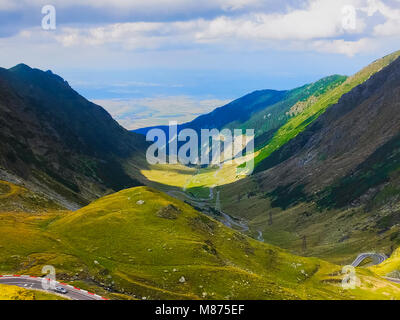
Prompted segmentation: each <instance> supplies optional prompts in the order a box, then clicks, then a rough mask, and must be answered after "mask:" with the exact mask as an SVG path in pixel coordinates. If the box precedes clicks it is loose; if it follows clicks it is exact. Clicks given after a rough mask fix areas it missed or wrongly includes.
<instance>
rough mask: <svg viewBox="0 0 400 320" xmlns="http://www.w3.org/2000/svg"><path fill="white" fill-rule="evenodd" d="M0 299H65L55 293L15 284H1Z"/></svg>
mask: <svg viewBox="0 0 400 320" xmlns="http://www.w3.org/2000/svg"><path fill="white" fill-rule="evenodd" d="M0 300H64V299H63V298H61V297H59V296H57V295H55V294H48V293H45V292H41V291H36V290H27V289H23V288H19V287H15V286H8V285H2V284H1V285H0Z"/></svg>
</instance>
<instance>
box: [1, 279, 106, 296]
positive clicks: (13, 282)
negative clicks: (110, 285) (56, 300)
mask: <svg viewBox="0 0 400 320" xmlns="http://www.w3.org/2000/svg"><path fill="white" fill-rule="evenodd" d="M42 280H43V278H37V277H31V276H18V275H12V276H11V275H10V276H0V284H5V285H10V286H17V287H21V288H24V289H32V290H40V291H45V292H49V293H52V294H57V295H59V296H62V297H65V298H68V299H71V300H107V299H105V298H103V297H101V296H99V295H97V294H94V293H91V292H88V291H86V290H82V289H79V288H76V287H73V286H71V285H69V284H66V283H61V282H58V281H56V286H57V287H62V288H64V289H66V290H67V291H68V292H67V293H66V294H59V293H56V292H54V291H53V290H51V289H50V290H44V289H43V287H42Z"/></svg>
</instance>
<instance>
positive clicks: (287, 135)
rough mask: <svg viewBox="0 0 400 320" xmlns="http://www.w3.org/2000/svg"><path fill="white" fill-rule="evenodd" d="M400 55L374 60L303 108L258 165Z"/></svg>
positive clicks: (278, 133)
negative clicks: (344, 95) (343, 96)
mask: <svg viewBox="0 0 400 320" xmlns="http://www.w3.org/2000/svg"><path fill="white" fill-rule="evenodd" d="M399 56H400V51H397V52H394V53H392V54H390V55H388V56H385V57H383V58H382V59H379V60H377V61H375V62H373V63H372V64H370V65H369V66H367V67H366V68H364V69H362V70H361V71H360V72H358V73H356V74H355V75H353V76H351V77H349V78H348V79H347V80H346V81H345V82H344V83H342V84H341V85H340V86H338V87H335V88H334V89H333V90H330V91H328V92H326V93H324V94H322V95H321V96H320V97H319V98H318V100H317V101H316V102H315V103H314V104H311V106H309V107H308V108H306V109H305V110H303V111H302V112H301V113H300V114H298V115H297V116H295V117H293V118H291V119H290V120H289V121H288V122H287V123H286V124H284V125H283V126H282V127H281V128H279V130H278V131H277V132H276V133H275V135H274V136H273V138H272V139H271V140H270V141H269V143H268V145H267V146H266V147H265V148H263V149H262V150H261V152H260V153H259V154H258V155H257V156H256V157H255V164H256V166H257V165H258V164H259V163H260V162H261V161H262V160H263V159H265V158H267V157H268V156H269V155H271V153H272V152H274V151H275V150H277V149H279V148H280V147H281V146H282V145H284V144H285V143H287V142H288V141H290V140H291V139H293V138H294V137H296V136H297V135H298V134H299V133H300V132H302V131H304V129H305V128H306V127H307V126H308V125H309V124H310V123H312V122H313V121H314V120H315V119H317V118H318V117H319V116H320V115H321V114H322V113H324V112H325V110H326V109H327V108H328V107H330V106H331V105H333V104H335V103H337V102H338V101H339V99H340V97H341V96H342V95H343V94H345V93H347V92H349V91H350V90H351V89H353V88H354V87H356V86H358V85H359V84H361V83H363V82H365V81H366V80H368V79H369V78H370V77H371V76H372V75H373V74H375V73H376V72H378V71H380V70H381V69H382V68H384V67H386V66H387V65H389V64H390V63H391V62H393V61H394V60H395V59H396V58H397V57H399Z"/></svg>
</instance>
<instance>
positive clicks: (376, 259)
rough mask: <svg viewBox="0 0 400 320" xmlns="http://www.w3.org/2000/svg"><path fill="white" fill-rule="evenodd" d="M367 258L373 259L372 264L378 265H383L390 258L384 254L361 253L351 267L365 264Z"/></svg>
mask: <svg viewBox="0 0 400 320" xmlns="http://www.w3.org/2000/svg"><path fill="white" fill-rule="evenodd" d="M367 258H371V259H372V263H373V264H374V265H376V264H380V263H382V262H383V261H385V260H386V259H387V258H388V257H387V256H386V255H385V254H382V253H373V252H365V253H360V254H359V255H358V256H357V258H356V259H355V260H354V261H353V263H352V264H351V265H352V266H353V267H358V266H359V265H360V264H361V262H363V261H364V260H365V259H367Z"/></svg>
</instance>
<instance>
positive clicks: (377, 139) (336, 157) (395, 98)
mask: <svg viewBox="0 0 400 320" xmlns="http://www.w3.org/2000/svg"><path fill="white" fill-rule="evenodd" d="M399 54H400V53H397V55H399ZM399 101H400V59H397V60H395V61H394V62H393V63H391V64H390V65H389V66H387V67H386V68H384V69H383V70H381V71H379V72H378V73H376V74H374V75H373V76H372V77H371V78H370V79H369V80H367V81H366V82H364V83H362V84H361V85H359V86H357V87H356V88H354V89H353V90H351V91H350V92H349V93H347V94H345V95H343V96H342V97H341V99H340V101H339V102H338V103H337V104H336V105H333V106H332V107H330V108H329V109H328V110H327V111H326V112H325V113H324V114H323V115H322V116H320V117H319V118H318V119H317V120H316V121H315V122H314V123H313V124H312V125H311V126H309V127H308V128H307V129H306V130H305V131H304V132H303V133H302V134H300V135H299V136H298V137H297V138H296V139H293V140H292V141H291V142H289V143H288V144H287V145H286V146H284V147H283V148H282V150H280V151H279V152H277V153H276V154H274V155H272V156H271V159H270V160H268V161H266V162H265V164H266V165H265V166H264V168H265V169H267V168H268V167H272V168H273V169H272V170H269V171H267V172H265V173H263V174H262V175H261V177H263V178H262V179H263V180H264V177H265V178H266V177H267V176H268V178H267V179H266V180H268V183H266V184H265V185H264V186H265V188H266V189H269V188H270V187H269V186H271V187H272V188H276V187H277V186H285V185H293V187H294V186H300V185H304V186H306V188H305V190H306V191H308V192H318V191H321V190H322V189H323V188H325V187H327V186H330V185H332V184H333V182H336V181H338V180H339V179H340V178H342V177H344V176H351V179H353V180H354V179H355V175H362V174H363V173H365V172H364V171H365V170H366V169H365V168H374V167H376V165H377V164H378V163H382V162H385V161H386V160H387V161H389V162H390V161H393V162H394V163H393V164H392V165H391V166H390V168H389V169H388V173H389V172H390V171H393V170H395V169H396V165H397V164H398V161H397V160H394V159H391V158H387V157H388V156H389V155H391V157H392V158H393V157H395V158H397V152H396V150H397V149H398V143H397V142H396V141H397V140H398V135H399V133H400V115H399V112H398V110H399V107H400V104H399ZM363 168H364V169H363ZM361 170H364V171H363V173H361V172H359V173H357V172H358V171H361ZM274 177H276V178H275V179H274ZM278 180H279V181H278ZM366 180H368V177H365V181H364V182H365V183H359V184H358V185H357V186H355V185H353V186H352V187H353V189H354V191H356V190H357V192H358V191H361V190H360V189H359V188H360V187H361V185H364V186H365V187H366V189H364V190H363V192H361V194H362V193H365V192H366V191H367V189H369V188H370V187H372V185H371V182H368V181H366ZM375 180H376V181H375ZM375 180H374V182H373V183H372V184H374V183H375V182H377V183H379V181H377V179H375ZM382 182H384V181H381V183H382ZM338 183H340V182H338ZM332 192H333V193H335V194H337V196H338V198H341V197H340V194H338V190H335V191H332ZM361 194H360V193H358V194H357V193H353V195H355V196H356V198H357V197H358V196H360V195H361ZM351 200H355V198H353V199H347V203H349V201H351Z"/></svg>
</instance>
